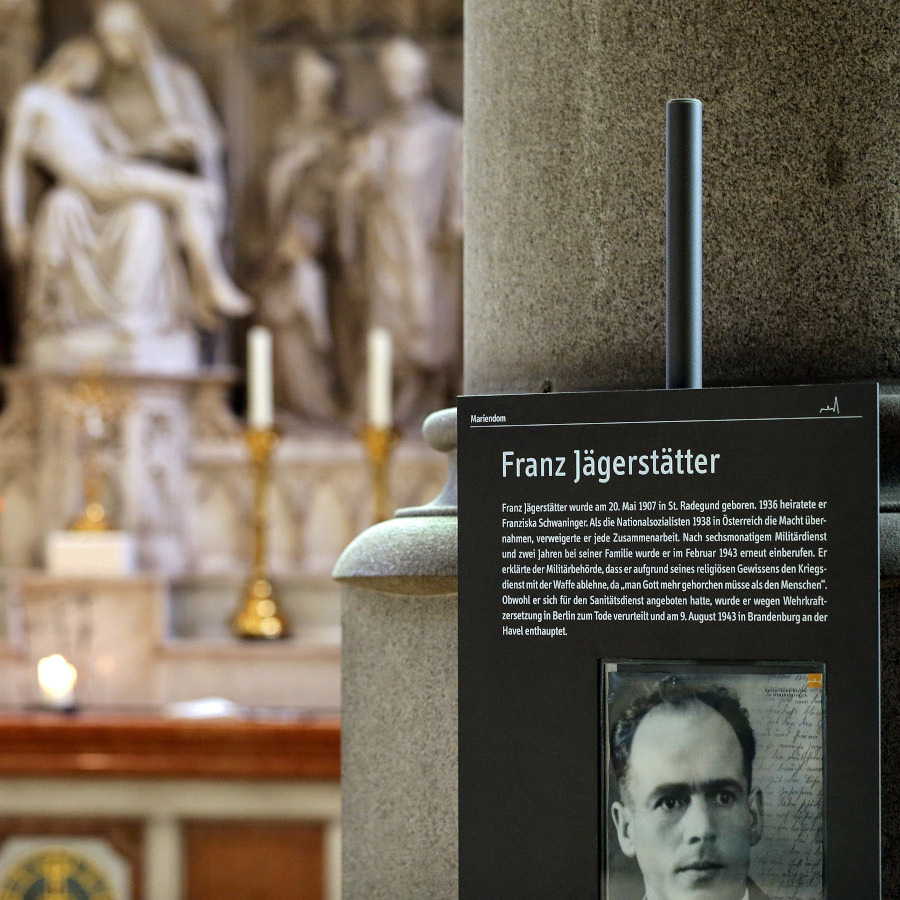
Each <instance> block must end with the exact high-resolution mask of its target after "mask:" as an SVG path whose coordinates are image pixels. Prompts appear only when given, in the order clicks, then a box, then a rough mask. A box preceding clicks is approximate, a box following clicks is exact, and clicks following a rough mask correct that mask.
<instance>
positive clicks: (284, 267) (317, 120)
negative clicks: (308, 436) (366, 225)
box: [261, 49, 347, 423]
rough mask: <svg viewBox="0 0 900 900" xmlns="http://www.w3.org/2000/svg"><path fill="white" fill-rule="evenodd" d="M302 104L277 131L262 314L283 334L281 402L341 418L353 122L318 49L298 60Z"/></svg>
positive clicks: (278, 340)
mask: <svg viewBox="0 0 900 900" xmlns="http://www.w3.org/2000/svg"><path fill="white" fill-rule="evenodd" d="M292 76H293V78H292V82H293V92H294V97H295V102H296V107H295V109H294V111H293V115H292V117H291V118H290V120H289V121H288V122H287V123H286V124H285V125H284V126H283V127H282V128H281V129H280V130H279V132H278V134H277V135H276V144H275V146H276V154H275V158H274V160H273V162H272V164H271V166H270V168H269V172H268V183H267V185H266V187H267V191H266V198H267V213H268V222H269V230H270V232H271V234H272V235H273V238H274V246H273V247H272V249H271V250H270V252H269V255H268V258H267V261H266V265H265V273H264V280H263V284H262V287H261V291H262V295H263V297H264V298H265V299H264V306H263V310H262V318H263V320H264V321H265V323H266V324H267V325H269V326H270V327H271V328H272V331H273V334H274V337H275V347H274V350H275V354H274V362H275V385H276V403H277V404H278V405H279V406H280V407H282V408H283V409H285V410H287V411H288V412H290V413H293V414H296V415H299V416H301V417H303V418H305V419H311V420H316V421H320V422H332V423H333V422H335V421H336V420H337V419H338V417H339V409H338V403H337V386H336V371H335V359H334V338H333V331H332V309H331V297H330V296H329V284H328V278H327V274H326V268H327V266H328V260H329V257H333V247H334V234H335V192H336V188H337V183H338V178H339V176H340V172H341V165H342V163H343V159H344V145H345V136H346V133H347V125H346V122H345V121H344V119H343V117H342V116H340V115H339V114H338V112H337V111H336V109H335V100H336V95H335V89H336V84H337V77H338V74H337V70H336V68H335V67H334V66H333V65H332V64H331V63H330V62H328V61H327V60H326V59H324V58H323V57H322V56H321V55H319V54H318V53H316V52H315V51H313V50H310V49H304V50H301V51H300V52H299V53H298V54H297V55H296V57H295V58H294V61H293V66H292Z"/></svg>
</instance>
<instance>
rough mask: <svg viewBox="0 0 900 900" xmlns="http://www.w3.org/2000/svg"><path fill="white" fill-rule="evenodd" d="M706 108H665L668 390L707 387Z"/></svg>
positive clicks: (691, 104) (682, 103) (672, 104)
mask: <svg viewBox="0 0 900 900" xmlns="http://www.w3.org/2000/svg"><path fill="white" fill-rule="evenodd" d="M702 124H703V104H702V103H701V102H700V101H699V100H670V101H669V102H668V103H667V104H666V387H667V388H699V387H703V286H702V277H703V272H702V259H701V248H702V237H703V235H702V214H703V203H702V199H701V187H702V181H703V163H702V159H703V152H702Z"/></svg>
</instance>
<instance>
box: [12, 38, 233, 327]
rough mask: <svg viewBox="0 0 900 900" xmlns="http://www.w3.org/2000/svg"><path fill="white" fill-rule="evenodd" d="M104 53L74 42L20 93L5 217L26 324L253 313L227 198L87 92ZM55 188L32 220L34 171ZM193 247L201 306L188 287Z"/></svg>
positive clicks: (160, 321)
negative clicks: (144, 142) (230, 259)
mask: <svg viewBox="0 0 900 900" xmlns="http://www.w3.org/2000/svg"><path fill="white" fill-rule="evenodd" d="M102 63H103V58H102V55H101V53H100V50H99V48H98V47H97V45H96V43H95V42H94V41H93V40H91V39H88V38H79V39H75V40H73V41H70V42H68V43H66V44H64V45H63V46H62V47H61V48H60V49H58V50H57V52H56V53H55V54H54V55H53V56H52V57H51V59H50V60H49V61H48V63H47V64H46V65H45V66H44V67H43V68H42V69H41V71H40V72H39V73H38V76H37V78H36V79H35V80H34V81H33V82H31V83H29V84H28V85H26V86H25V88H23V90H22V91H21V92H20V93H19V94H18V96H17V98H16V100H15V102H14V104H13V108H12V111H11V115H10V121H9V128H8V130H7V140H6V147H5V150H4V156H3V168H2V184H3V192H2V193H3V219H4V225H5V229H4V231H5V236H6V240H7V245H8V250H9V252H10V255H11V256H12V258H13V259H14V260H15V261H16V262H18V263H20V264H24V263H25V262H26V261H27V262H28V264H29V277H28V288H27V297H26V327H27V328H29V329H30V331H31V332H32V334H33V335H35V334H40V333H42V332H46V331H51V332H52V331H54V330H56V331H59V330H63V329H66V328H72V327H79V326H89V327H93V328H101V329H102V328H110V327H112V328H114V329H119V330H121V331H124V332H127V333H130V334H134V335H138V336H143V335H147V334H151V335H152V334H159V333H166V332H167V331H171V330H173V329H175V328H177V327H178V326H179V325H180V324H183V323H184V321H185V320H186V319H187V318H188V317H191V318H193V319H194V320H196V321H198V322H199V323H201V324H203V325H205V326H207V327H212V326H214V325H215V324H216V319H215V315H214V313H215V312H220V313H223V314H225V315H244V314H246V313H248V312H249V310H250V302H249V300H248V298H247V297H246V296H245V295H244V294H243V293H241V292H240V291H239V290H238V289H237V288H236V287H235V285H234V284H233V283H232V281H231V279H230V278H229V276H228V274H227V272H226V270H225V267H224V265H223V263H222V259H221V256H220V253H219V247H218V238H217V234H216V221H217V219H218V216H219V214H220V210H221V205H222V198H221V194H220V192H219V190H218V188H217V187H216V186H215V185H213V184H211V183H210V182H208V181H205V180H204V179H202V178H197V177H194V176H191V175H187V174H184V173H180V172H173V171H170V170H168V169H166V168H164V167H162V166H159V165H157V164H154V163H151V162H146V161H142V160H140V159H137V158H135V157H137V156H139V155H140V153H141V148H139V147H136V146H135V145H134V143H133V142H132V141H131V140H129V138H128V137H127V136H126V135H125V134H123V133H122V131H121V130H120V129H119V128H118V127H117V125H116V124H115V122H113V121H112V119H111V117H110V116H109V115H108V114H107V112H106V110H105V109H104V107H103V106H102V105H99V104H97V103H95V102H93V101H91V100H89V99H88V98H87V96H86V95H87V93H88V92H89V91H90V90H91V89H92V88H93V87H94V85H95V83H96V81H97V79H98V77H99V75H100V72H101V69H102ZM29 165H33V166H35V167H36V168H38V169H40V170H41V171H42V172H43V173H45V174H46V175H47V176H49V178H50V180H51V182H52V186H51V187H50V189H49V190H48V191H47V192H46V193H45V194H44V196H43V197H42V199H41V201H40V203H39V205H38V208H37V212H36V215H35V219H34V223H33V226H30V225H29V223H28V221H27V216H26V206H27V204H26V197H25V193H26V171H27V167H28V166H29ZM178 248H181V249H183V251H184V253H185V256H186V258H187V262H188V269H189V272H190V276H191V285H192V289H193V290H192V292H191V294H192V298H193V299H192V303H191V305H190V308H188V300H187V296H188V295H187V294H186V292H185V290H184V286H183V284H179V283H178V282H179V275H180V271H181V267H180V265H179V262H178V260H177V259H176V258H175V254H176V250H177V249H178Z"/></svg>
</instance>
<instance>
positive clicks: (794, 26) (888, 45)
mask: <svg viewBox="0 0 900 900" xmlns="http://www.w3.org/2000/svg"><path fill="white" fill-rule="evenodd" d="M465 15H466V46H465V52H466V88H465V110H466V135H465V137H466V154H467V157H466V166H467V169H466V172H467V183H466V265H465V272H466V281H465V298H466V317H465V359H466V372H465V384H466V390H467V391H468V392H472V393H494V392H505V391H510V392H517V391H538V390H542V389H545V390H546V389H551V388H552V389H553V390H583V389H601V388H602V389H612V388H619V387H629V388H631V387H634V388H648V387H662V386H663V385H664V376H665V358H664V354H665V342H664V329H665V299H664V286H665V278H664V228H665V219H664V210H665V191H664V176H665V144H664V123H665V102H666V100H667V99H670V98H672V97H697V98H699V99H701V100H702V101H704V104H705V111H704V118H705V128H704V180H705V186H704V198H703V199H704V232H705V233H704V267H703V268H704V279H705V284H704V288H705V291H704V294H705V297H704V301H705V302H704V317H703V318H704V332H705V334H704V376H705V381H706V384H708V385H728V384H790V383H803V382H809V381H815V380H842V379H848V380H856V379H878V380H880V381H882V382H883V383H885V382H886V384H885V394H886V396H885V398H884V400H883V403H882V409H881V417H882V480H883V488H882V527H883V534H884V540H883V543H882V571H883V575H884V576H885V580H884V581H883V583H882V604H883V616H882V633H883V635H884V640H883V671H884V693H883V721H884V735H885V738H884V745H885V748H893V746H894V745H895V744H896V741H895V740H894V738H895V737H896V736H897V735H898V734H900V726H898V722H900V698H898V691H897V687H896V685H897V675H898V668H900V653H898V651H897V649H896V648H897V644H898V641H897V637H898V633H900V613H898V612H897V610H900V602H898V601H900V588H898V586H897V585H898V584H900V581H898V576H900V526H898V520H900V397H898V389H897V388H896V387H895V386H893V385H892V384H891V382H892V381H894V380H896V379H897V378H898V375H900V340H898V338H900V294H898V291H897V286H898V284H900V145H898V141H897V135H898V131H900V108H898V106H897V102H896V98H897V96H898V93H900V74H898V72H900V69H898V61H900V44H898V42H897V39H896V28H895V27H894V25H895V23H896V21H897V18H898V15H900V2H898V0H885V2H874V0H863V2H859V3H852V4H850V3H833V2H831V0H800V2H787V0H781V2H776V3H772V2H762V0H750V2H748V3H740V4H739V3H730V4H728V3H721V2H717V0H696V2H693V3H672V2H668V3H649V4H646V3H637V2H633V0H627V2H618V0H617V2H614V0H546V2H542V3H535V2H533V0H495V2H492V3H484V2H478V0H467V3H466V11H465ZM885 759H886V761H887V759H888V757H887V756H886V757H885ZM895 783H896V781H895V779H891V778H888V777H886V778H885V792H884V819H883V830H884V835H885V840H884V847H885V861H884V877H885V883H886V884H890V883H892V882H893V881H894V880H896V877H897V874H898V868H900V858H898V851H897V850H896V849H895V848H896V847H897V846H898V841H897V840H896V837H897V828H898V826H897V824H896V823H897V819H898V817H897V815H896V813H897V810H898V806H900V804H898V791H897V790H896V789H895V788H891V784H895Z"/></svg>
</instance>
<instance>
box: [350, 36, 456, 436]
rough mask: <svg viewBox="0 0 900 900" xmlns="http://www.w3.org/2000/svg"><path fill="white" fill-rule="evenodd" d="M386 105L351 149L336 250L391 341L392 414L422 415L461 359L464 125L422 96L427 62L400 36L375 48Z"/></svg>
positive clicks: (372, 321)
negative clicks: (394, 387)
mask: <svg viewBox="0 0 900 900" xmlns="http://www.w3.org/2000/svg"><path fill="white" fill-rule="evenodd" d="M378 71H379V74H380V76H381V79H382V81H383V84H384V88H385V92H386V94H387V98H388V101H389V109H388V110H387V111H386V112H385V113H384V114H383V115H382V116H381V117H379V118H378V119H377V120H376V122H375V123H374V125H373V126H372V128H371V129H370V130H369V131H368V133H366V134H365V135H364V136H362V137H361V138H359V139H357V140H356V141H355V142H354V144H353V146H352V147H351V149H350V159H349V163H348V167H347V169H346V170H345V172H344V175H343V177H342V180H341V192H340V242H339V243H340V251H341V255H342V257H343V260H344V262H345V264H346V265H347V266H348V268H349V272H350V275H351V278H352V279H353V280H354V281H355V282H356V286H357V290H358V291H361V293H362V294H363V295H364V296H365V298H366V301H367V303H368V320H369V325H370V326H373V325H381V326H384V327H385V328H387V329H388V330H389V331H390V333H391V335H392V337H393V342H394V360H395V363H394V380H395V386H396V391H397V395H396V401H395V416H396V419H397V421H398V422H401V423H403V422H410V421H411V420H414V419H416V418H421V417H423V416H424V415H425V414H426V413H429V412H432V411H433V410H435V409H438V408H440V407H442V406H445V405H446V404H447V402H448V398H449V397H450V396H451V395H455V385H456V381H457V374H458V366H459V353H460V330H461V329H460V321H459V320H460V276H461V246H462V224H463V223H462V183H461V182H462V127H461V121H460V119H459V118H458V117H457V116H454V115H452V114H450V113H448V112H446V111H444V110H442V109H441V108H440V107H438V105H437V104H436V103H435V102H434V101H433V99H432V98H431V96H430V93H431V82H430V71H429V60H428V56H427V54H426V53H425V51H424V50H423V49H422V48H421V47H419V46H418V45H417V44H415V43H413V42H412V41H410V40H408V39H406V38H394V39H392V40H390V41H388V42H387V43H386V44H384V46H383V47H382V48H381V50H380V52H379V56H378Z"/></svg>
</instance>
